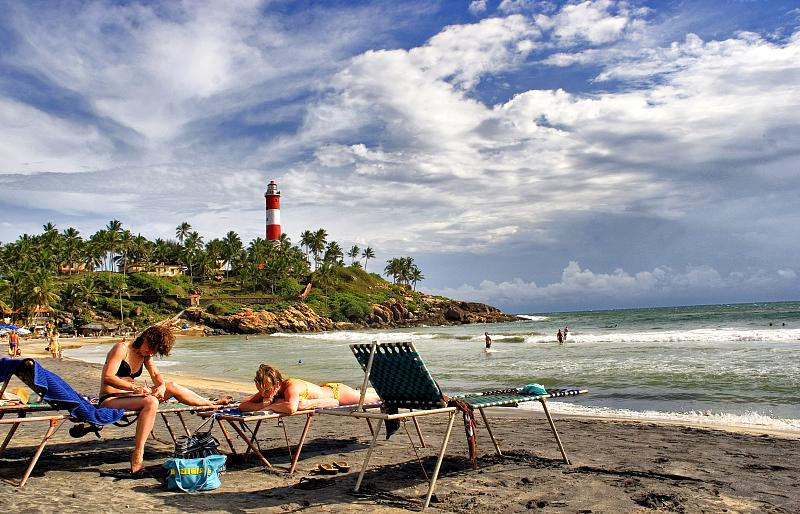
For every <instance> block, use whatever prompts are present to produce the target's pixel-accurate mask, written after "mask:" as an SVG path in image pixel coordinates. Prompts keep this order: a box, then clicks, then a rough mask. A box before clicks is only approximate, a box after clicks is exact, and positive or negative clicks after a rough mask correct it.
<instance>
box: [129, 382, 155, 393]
mask: <svg viewBox="0 0 800 514" xmlns="http://www.w3.org/2000/svg"><path fill="white" fill-rule="evenodd" d="M131 391H133V392H134V393H135V394H151V392H152V391H151V390H150V388H149V387H147V386H143V385H139V384H133V389H131Z"/></svg>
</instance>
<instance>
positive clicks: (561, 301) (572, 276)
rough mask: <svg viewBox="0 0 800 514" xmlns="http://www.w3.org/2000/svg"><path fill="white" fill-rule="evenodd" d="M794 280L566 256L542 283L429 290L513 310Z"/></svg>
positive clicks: (708, 293) (793, 281) (785, 273)
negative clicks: (601, 267)
mask: <svg viewBox="0 0 800 514" xmlns="http://www.w3.org/2000/svg"><path fill="white" fill-rule="evenodd" d="M799 285H800V283H798V281H797V275H796V273H795V271H794V270H791V269H782V270H778V271H777V272H766V271H763V270H761V271H757V272H754V273H747V274H745V273H741V272H735V273H730V274H728V275H727V276H722V275H721V274H720V273H719V272H718V271H717V270H716V269H714V268H712V267H710V266H690V267H687V268H686V269H684V270H680V271H679V270H673V269H671V268H669V267H666V266H663V267H659V268H656V269H654V270H652V271H641V272H638V273H635V274H630V273H628V272H626V271H624V270H621V269H618V270H615V271H614V272H612V273H595V272H593V271H592V270H590V269H582V268H581V267H580V265H579V264H578V263H577V262H575V261H571V262H570V263H569V265H567V267H566V268H564V270H563V272H562V273H561V279H560V281H559V282H555V283H552V284H547V285H544V286H539V285H537V284H536V283H535V282H526V281H524V280H522V279H520V278H515V279H514V280H510V281H503V282H493V281H491V280H484V281H482V282H481V283H480V284H479V285H477V286H473V285H467V284H464V285H462V286H460V287H457V288H443V289H438V290H435V291H430V292H432V293H434V294H441V295H445V296H449V297H453V298H463V299H469V300H471V301H478V302H483V303H492V302H495V303H497V304H500V305H502V306H504V307H505V308H510V309H517V311H518V309H520V308H524V306H529V305H538V306H542V305H545V306H547V305H562V306H574V307H577V308H587V306H591V305H612V306H617V307H622V306H631V305H639V306H647V305H653V304H654V303H652V302H655V303H656V304H657V302H658V300H657V299H658V298H713V297H714V296H715V295H718V294H720V293H722V294H725V293H730V292H731V291H742V290H745V291H752V292H753V293H755V294H756V295H762V294H763V293H764V292H765V291H767V290H768V289H770V288H780V289H782V290H785V289H789V288H792V287H797V286H799ZM643 300H644V303H643ZM647 302H651V303H647Z"/></svg>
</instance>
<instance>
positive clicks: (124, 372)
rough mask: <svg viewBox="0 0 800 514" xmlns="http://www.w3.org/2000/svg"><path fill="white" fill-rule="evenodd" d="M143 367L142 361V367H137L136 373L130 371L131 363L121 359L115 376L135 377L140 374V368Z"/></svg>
mask: <svg viewBox="0 0 800 514" xmlns="http://www.w3.org/2000/svg"><path fill="white" fill-rule="evenodd" d="M143 369H144V363H142V367H141V368H139V369H138V370H137V371H136V373H131V365H130V364H128V362H127V361H126V360H125V359H123V360H122V362H120V363H119V369H118V370H117V376H118V377H121V378H124V377H131V378H137V377H138V376H139V375H141V374H142V370H143Z"/></svg>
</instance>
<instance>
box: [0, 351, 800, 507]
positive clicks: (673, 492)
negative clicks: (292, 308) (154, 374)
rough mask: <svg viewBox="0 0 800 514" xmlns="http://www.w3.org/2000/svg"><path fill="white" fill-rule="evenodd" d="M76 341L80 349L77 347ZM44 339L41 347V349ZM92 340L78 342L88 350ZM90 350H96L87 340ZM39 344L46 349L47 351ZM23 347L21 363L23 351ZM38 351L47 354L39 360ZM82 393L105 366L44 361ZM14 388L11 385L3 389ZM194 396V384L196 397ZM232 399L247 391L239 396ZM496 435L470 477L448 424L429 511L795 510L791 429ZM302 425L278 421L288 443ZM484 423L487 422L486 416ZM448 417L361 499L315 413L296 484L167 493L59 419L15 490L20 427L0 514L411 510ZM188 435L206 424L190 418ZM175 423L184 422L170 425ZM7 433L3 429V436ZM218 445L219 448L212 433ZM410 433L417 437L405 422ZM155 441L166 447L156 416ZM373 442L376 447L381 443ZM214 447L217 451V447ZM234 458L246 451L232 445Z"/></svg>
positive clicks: (250, 480)
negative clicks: (326, 468) (334, 467)
mask: <svg viewBox="0 0 800 514" xmlns="http://www.w3.org/2000/svg"><path fill="white" fill-rule="evenodd" d="M79 341H80V340H79ZM41 342H43V341H42V340H39V343H41ZM86 342H90V341H84V343H86ZM91 342H92V343H94V342H96V341H94V340H92V341H91ZM44 346H46V344H45V345H43V346H42V350H43V347H44ZM23 352H25V353H26V354H27V355H30V353H29V352H27V351H26V348H25V346H23ZM43 353H44V352H43V351H42V354H43ZM41 363H42V364H43V365H45V366H46V367H47V368H49V369H52V370H53V371H55V372H57V373H59V374H60V375H61V376H62V377H64V378H65V379H66V380H67V381H68V382H69V383H70V384H72V385H73V386H74V387H75V388H76V389H77V390H79V391H84V392H89V393H93V394H96V391H97V388H98V386H99V381H100V367H99V366H98V365H94V364H88V363H83V362H77V361H69V360H65V361H63V362H57V361H53V360H52V359H49V358H47V359H41ZM181 382H182V383H186V384H188V383H190V382H192V383H194V384H195V385H205V386H206V387H204V388H203V389H202V392H204V393H206V394H209V395H218V394H220V393H224V392H230V391H232V390H241V391H251V390H252V387H251V386H249V385H247V384H238V385H237V386H236V387H233V386H232V385H231V384H223V383H215V384H211V383H203V381H202V380H199V379H193V380H188V377H181ZM16 385H18V384H17V383H12V386H11V387H12V388H13V387H14V386H16ZM197 389H198V390H200V388H199V387H198V388H197ZM235 396H237V397H239V398H240V397H241V396H242V394H241V393H238V394H235ZM492 414H493V419H494V420H495V421H494V422H493V424H492V426H493V430H494V432H495V435H496V436H497V438H498V439H499V440H500V445H501V448H502V449H503V451H504V456H503V457H500V456H497V455H496V454H495V452H494V448H493V447H492V444H491V440H490V439H489V437H488V435H487V434H486V432H485V429H484V427H483V426H482V424H480V425H479V428H478V444H479V448H478V450H479V455H480V459H479V466H480V468H479V469H478V470H472V469H471V467H470V465H469V462H468V459H467V457H466V456H467V450H466V443H465V438H464V432H463V428H462V424H461V421H460V419H459V420H456V425H455V426H454V429H453V436H452V438H451V442H450V446H449V448H448V453H447V455H446V457H445V460H444V463H443V465H442V471H441V473H440V477H439V481H438V484H437V492H436V496H435V498H434V501H433V502H432V504H431V507H430V509H431V510H433V511H435V510H442V511H448V512H492V513H493V512H498V513H499V512H522V511H542V512H572V513H575V512H584V513H588V512H656V511H660V512H774V513H788V512H798V505H800V464H798V461H800V440H798V438H797V436H796V435H792V434H783V435H775V434H761V435H758V434H752V433H735V432H727V431H717V430H709V429H703V428H696V427H686V426H673V425H667V424H656V423H648V422H631V421H619V420H596V419H589V418H565V417H559V416H556V417H555V418H556V424H557V427H558V429H559V432H560V435H561V439H562V441H563V443H564V446H565V448H566V450H567V452H568V454H569V456H570V459H571V461H572V463H571V465H567V464H565V463H563V461H562V460H561V458H560V454H559V451H558V448H557V446H556V445H555V442H554V440H553V436H552V433H551V432H550V430H549V427H548V425H547V421H546V419H545V418H544V416H543V415H542V414H541V411H540V410H534V411H524V410H520V409H514V410H512V409H495V411H494V412H493V413H492ZM304 419H305V418H304V417H303V418H302V419H301V417H295V418H290V419H288V420H287V422H286V426H287V430H288V435H289V438H290V440H291V441H296V440H297V438H298V437H299V434H300V431H301V429H302V426H303V422H304ZM490 419H492V418H490ZM445 421H446V416H430V417H426V418H422V420H421V425H422V428H423V431H424V433H425V437H426V441H427V442H428V445H429V446H430V447H429V448H425V449H420V450H418V452H419V456H420V461H419V462H418V461H417V458H416V457H415V454H414V450H413V449H412V448H411V446H410V443H409V439H408V437H406V435H405V433H404V431H403V430H402V429H401V430H400V431H399V432H398V433H397V434H396V435H395V436H393V437H392V439H391V440H390V441H386V442H382V443H381V444H380V445H379V447H378V449H377V450H376V452H375V453H374V454H373V458H372V461H371V463H370V469H369V471H368V472H367V475H366V477H365V481H364V484H363V486H362V490H361V492H359V493H354V492H353V490H352V489H353V486H354V485H355V480H356V477H357V474H358V470H359V467H360V463H361V461H362V460H363V458H364V455H365V452H366V448H367V446H368V444H369V431H368V430H367V427H366V424H365V423H364V422H363V421H357V420H353V421H350V420H348V419H346V418H340V417H332V416H331V417H327V416H322V415H318V416H316V417H315V418H314V422H313V424H312V426H311V430H310V433H309V436H308V439H307V441H306V446H305V448H304V451H303V456H302V458H301V461H300V464H299V466H298V470H297V472H296V473H295V474H294V476H288V475H286V474H285V473H275V472H266V471H265V470H264V468H263V467H262V466H261V465H260V464H259V463H258V462H257V460H256V459H255V458H251V459H250V461H249V462H244V460H243V459H242V458H241V457H240V456H239V457H237V456H233V457H232V458H230V459H229V463H228V472H227V473H226V474H225V475H224V476H223V478H222V483H223V485H222V487H221V488H219V489H217V490H214V491H209V492H203V493H196V494H191V495H190V494H185V493H174V492H170V491H167V490H166V489H164V488H163V486H162V485H161V481H160V480H159V479H158V478H153V477H151V478H144V479H138V480H132V479H128V478H127V477H126V470H127V469H128V458H129V452H130V449H131V447H132V444H133V430H134V427H127V428H119V427H114V426H110V427H106V428H105V429H104V430H103V431H102V436H103V438H102V439H96V438H95V437H94V436H93V435H88V436H85V437H84V438H81V439H73V438H71V437H70V436H69V434H68V433H67V430H68V428H69V424H68V423H67V424H65V425H64V426H63V427H62V428H61V429H60V430H59V431H58V432H57V433H56V435H55V436H54V437H53V438H52V440H51V442H50V443H49V444H48V445H47V447H46V448H45V450H44V453H43V454H42V457H41V458H40V460H39V464H38V465H37V467H36V469H35V470H34V472H33V475H32V476H31V478H30V479H29V481H28V484H27V485H26V487H25V488H23V489H17V488H16V487H14V485H13V484H12V482H14V481H17V480H18V479H19V477H20V476H21V474H22V471H23V469H24V467H25V466H26V465H27V462H28V459H29V458H30V456H31V455H32V453H33V451H34V450H35V447H36V445H37V444H38V443H39V441H40V440H41V437H42V435H43V434H44V432H45V430H46V428H47V427H46V424H45V423H41V424H39V423H34V424H29V425H26V426H23V427H22V428H20V429H19V430H18V431H17V434H16V435H15V437H14V440H13V441H12V443H11V445H10V446H9V448H8V449H7V451H6V454H5V455H4V456H3V457H2V458H0V480H2V481H0V510H2V511H4V512H17V511H27V512H37V511H40V512H51V511H55V510H60V511H66V512H74V511H87V510H90V511H92V512H118V511H124V510H126V509H137V510H154V511H159V512H186V511H192V512H195V511H201V510H202V511H207V512H285V511H296V510H307V511H311V512H351V511H366V512H374V511H381V512H399V511H403V510H419V507H420V502H421V500H422V499H423V498H424V495H425V492H426V490H427V485H426V482H425V480H424V478H423V476H422V472H421V469H420V466H421V465H422V466H424V467H425V469H426V470H427V472H428V473H430V472H431V470H432V469H433V465H434V462H435V456H436V451H437V449H438V445H439V444H440V442H441V439H442V435H443V431H444V428H445ZM187 422H188V424H189V426H190V428H191V427H195V426H197V425H199V423H200V422H201V420H199V418H197V417H194V416H188V419H187ZM173 427H174V428H175V427H179V424H177V422H176V423H173ZM7 430H8V429H7V428H6V427H2V428H0V436H2V437H4V436H5V434H6V433H7ZM215 431H217V437H218V438H220V439H221V440H222V436H221V434H220V433H219V431H218V429H216V428H215ZM409 431H410V432H412V433H413V429H412V428H411V426H410V425H409ZM156 433H157V434H158V435H159V436H160V437H161V438H163V439H168V435H167V432H166V430H165V428H164V426H163V422H161V421H160V420H159V422H158V423H157V425H156ZM260 436H261V438H262V440H261V448H262V449H263V450H264V454H265V456H266V457H267V458H268V459H269V460H270V461H271V462H272V463H273V464H274V465H275V466H276V467H277V468H284V469H285V468H287V467H288V464H289V461H290V459H289V455H288V452H287V449H286V446H285V442H284V434H283V430H282V429H281V428H280V427H276V426H275V423H274V422H273V423H270V424H269V425H268V426H264V427H263V428H262V429H261V432H260ZM381 439H382V438H381ZM223 445H225V443H224V442H223ZM236 446H237V449H238V450H239V452H240V453H241V452H242V451H243V449H244V448H245V445H244V443H243V442H242V441H240V440H239V441H236ZM172 450H173V446H172V444H162V443H158V442H154V441H152V440H151V442H149V443H148V448H147V451H146V452H145V459H146V464H147V466H148V469H150V470H152V471H153V472H154V473H158V472H159V471H160V466H161V464H162V463H163V462H164V461H165V460H166V459H167V458H169V457H170V455H171V453H172ZM334 460H336V461H341V460H345V461H348V462H349V463H350V464H351V465H352V469H351V471H350V472H349V473H340V474H338V475H336V476H332V477H329V478H328V477H314V478H320V479H321V480H320V481H318V482H315V483H313V486H314V487H316V489H313V490H305V489H300V488H298V485H300V480H301V478H303V477H309V476H310V472H311V470H312V469H313V468H315V467H316V466H317V465H318V464H320V463H329V462H332V461H334Z"/></svg>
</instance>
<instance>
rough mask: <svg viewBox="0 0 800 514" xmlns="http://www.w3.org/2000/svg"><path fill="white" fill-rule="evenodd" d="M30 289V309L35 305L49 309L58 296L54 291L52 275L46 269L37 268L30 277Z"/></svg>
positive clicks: (58, 298)
mask: <svg viewBox="0 0 800 514" xmlns="http://www.w3.org/2000/svg"><path fill="white" fill-rule="evenodd" d="M30 286H31V287H30V291H29V293H28V298H27V300H28V304H29V306H30V307H31V310H32V309H33V308H35V307H41V308H42V309H50V307H51V306H53V305H54V304H55V303H56V302H58V301H59V300H60V297H59V296H58V294H57V293H56V285H55V283H54V281H53V276H52V275H51V274H50V273H48V272H47V271H46V270H39V271H38V272H36V273H34V274H33V275H32V276H31V277H30Z"/></svg>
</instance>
